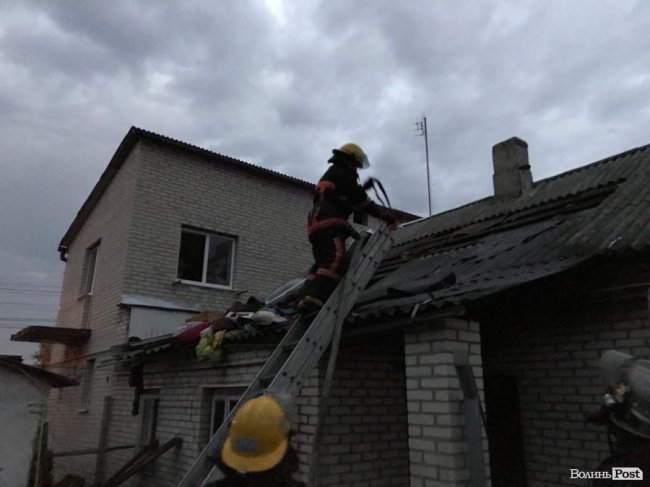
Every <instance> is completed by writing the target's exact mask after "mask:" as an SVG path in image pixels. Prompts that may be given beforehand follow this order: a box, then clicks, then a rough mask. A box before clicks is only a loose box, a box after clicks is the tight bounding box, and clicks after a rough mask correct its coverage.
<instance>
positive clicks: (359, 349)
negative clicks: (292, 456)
mask: <svg viewBox="0 0 650 487" xmlns="http://www.w3.org/2000/svg"><path fill="white" fill-rule="evenodd" d="M327 360H328V357H327V356H326V357H324V358H323V360H322V361H321V364H320V366H319V369H318V371H315V372H314V374H313V375H312V379H311V382H310V383H308V384H307V385H306V386H305V387H304V388H303V390H302V392H301V398H300V401H301V402H300V405H301V413H302V416H301V423H300V424H301V426H300V434H299V435H298V437H297V441H298V442H299V452H300V453H301V460H302V467H301V471H302V473H303V475H305V474H306V473H307V465H308V459H309V454H310V453H311V447H312V439H313V432H314V430H315V424H316V420H317V415H318V411H319V404H318V399H317V395H320V394H321V393H322V384H323V379H324V377H325V372H326V369H327ZM407 433H408V432H407V423H406V396H405V384H404V350H403V344H402V337H401V335H397V336H393V335H388V336H375V337H372V336H367V337H363V338H361V339H355V340H354V341H348V342H344V343H343V344H342V347H341V350H340V352H339V357H338V360H337V367H336V370H335V372H334V376H333V382H332V389H331V394H330V401H329V408H328V411H327V415H326V417H325V423H324V426H323V431H322V435H321V442H320V444H321V446H320V449H319V463H318V485H319V486H323V487H325V486H342V487H353V486H354V487H381V486H387V487H388V486H390V487H400V486H404V487H405V486H407V485H408V441H407V436H408V434H407Z"/></svg>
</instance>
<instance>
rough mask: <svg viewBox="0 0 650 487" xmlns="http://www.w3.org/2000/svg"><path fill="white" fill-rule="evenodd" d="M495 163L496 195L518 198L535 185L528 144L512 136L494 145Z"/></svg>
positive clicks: (503, 197)
mask: <svg viewBox="0 0 650 487" xmlns="http://www.w3.org/2000/svg"><path fill="white" fill-rule="evenodd" d="M492 163H493V164H494V175H493V176H492V181H493V183H494V197H495V198H501V199H508V198H516V197H517V196H520V195H522V194H524V193H527V192H529V191H530V190H531V189H532V187H533V175H532V173H531V172H530V164H529V163H528V144H527V143H526V141H524V140H521V139H520V138H519V137H512V138H510V139H508V140H504V141H503V142H499V143H498V144H497V145H495V146H493V147H492Z"/></svg>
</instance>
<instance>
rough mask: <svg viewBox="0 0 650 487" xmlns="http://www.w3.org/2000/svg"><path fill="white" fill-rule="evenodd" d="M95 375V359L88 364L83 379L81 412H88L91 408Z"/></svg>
mask: <svg viewBox="0 0 650 487" xmlns="http://www.w3.org/2000/svg"><path fill="white" fill-rule="evenodd" d="M94 375H95V359H90V360H88V361H87V362H86V367H85V368H84V371H83V377H82V379H81V399H80V402H79V411H80V412H87V411H88V409H89V407H90V393H91V391H92V386H93V376H94Z"/></svg>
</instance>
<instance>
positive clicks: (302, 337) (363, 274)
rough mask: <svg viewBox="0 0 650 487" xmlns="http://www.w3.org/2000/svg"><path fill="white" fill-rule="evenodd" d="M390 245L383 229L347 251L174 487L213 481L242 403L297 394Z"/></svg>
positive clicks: (387, 231)
mask: <svg viewBox="0 0 650 487" xmlns="http://www.w3.org/2000/svg"><path fill="white" fill-rule="evenodd" d="M392 242H393V239H392V237H391V231H390V230H389V229H388V227H387V226H386V225H385V224H382V225H381V226H380V227H379V228H378V229H377V230H375V231H374V232H373V233H372V234H368V233H365V234H363V235H362V236H361V238H360V239H359V240H358V241H357V242H356V243H355V244H354V246H353V248H352V249H351V257H350V267H349V270H348V272H347V273H346V274H345V276H344V277H343V279H341V282H340V283H339V285H338V286H337V287H336V289H335V290H334V292H333V293H332V295H331V296H330V298H329V299H328V300H327V302H326V303H325V305H324V306H323V308H322V309H321V310H320V311H319V312H318V314H317V315H316V316H315V317H313V318H312V317H299V318H298V319H297V320H296V321H295V322H294V323H293V325H292V326H291V328H290V329H289V330H288V331H287V333H286V334H285V336H284V337H283V339H282V340H281V341H280V343H279V345H278V346H277V348H276V349H275V350H274V351H273V352H272V353H271V356H270V357H269V358H268V359H267V361H266V363H265V364H264V366H263V367H262V369H261V370H260V371H259V372H258V374H257V376H256V377H255V379H253V381H252V382H251V384H250V385H249V386H248V388H247V389H246V391H245V392H244V394H242V397H241V398H240V399H239V402H238V403H237V405H236V406H235V408H233V410H232V411H231V413H230V414H229V415H228V417H227V418H226V419H225V421H224V422H223V424H222V425H221V426H220V427H219V429H218V430H217V431H216V432H215V433H214V435H213V436H212V438H211V439H210V441H209V442H208V444H207V445H206V446H205V448H204V449H203V451H202V452H201V453H200V454H199V456H198V457H197V459H196V460H195V461H194V464H193V465H192V466H191V467H190V469H189V470H188V471H187V473H186V474H185V475H184V476H183V478H182V479H181V481H180V482H179V483H178V486H177V487H200V486H202V485H204V484H205V483H206V482H207V481H211V480H213V479H215V478H216V475H217V474H218V470H217V468H216V466H215V460H216V459H217V457H218V455H219V448H220V446H221V444H222V443H223V441H224V440H225V438H226V436H227V434H228V428H229V425H230V421H231V418H232V416H233V414H234V412H235V411H236V410H237V409H238V408H239V406H240V405H242V404H243V403H244V402H246V400H248V399H249V398H251V397H253V396H255V395H256V394H258V393H260V392H262V391H265V392H268V393H271V394H273V393H283V394H291V395H293V396H295V395H297V394H298V392H299V390H300V388H301V387H302V384H303V380H305V379H306V378H307V376H308V375H309V373H310V371H311V370H312V369H313V368H314V366H315V365H316V364H317V363H318V361H319V360H320V358H321V357H322V355H323V353H324V352H325V351H326V350H327V348H328V346H329V345H330V343H331V341H332V338H333V336H334V332H335V330H336V329H337V327H338V328H339V331H340V328H341V327H342V326H343V322H344V321H345V319H346V317H347V316H348V314H349V313H350V311H351V310H352V307H353V306H354V304H355V302H356V300H357V297H358V296H359V294H360V293H361V291H363V290H364V289H365V287H366V285H367V284H368V282H369V281H370V279H371V278H372V276H373V275H374V273H375V270H376V269H377V267H378V266H379V264H380V263H381V261H382V259H383V256H384V254H385V253H386V252H387V251H388V250H389V249H390V248H391V246H392Z"/></svg>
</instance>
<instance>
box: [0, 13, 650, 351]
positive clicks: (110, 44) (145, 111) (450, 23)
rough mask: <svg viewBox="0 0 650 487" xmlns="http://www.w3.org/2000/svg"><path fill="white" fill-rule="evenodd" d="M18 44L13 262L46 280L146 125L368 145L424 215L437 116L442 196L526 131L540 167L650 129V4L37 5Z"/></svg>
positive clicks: (486, 185)
mask: <svg viewBox="0 0 650 487" xmlns="http://www.w3.org/2000/svg"><path fill="white" fill-rule="evenodd" d="M0 40H1V41H2V42H1V43H0V74H1V76H0V146H1V147H2V158H1V159H0V170H1V175H2V177H0V198H1V200H0V203H2V204H0V225H1V227H0V275H1V273H2V272H3V269H6V268H11V269H13V270H14V271H15V270H18V271H19V272H21V273H22V274H23V275H24V276H25V278H26V279H28V280H29V281H30V282H32V283H33V285H34V286H36V285H37V284H42V280H47V281H48V283H49V284H48V285H56V284H57V283H58V284H60V272H61V268H62V267H61V264H60V263H59V262H58V254H57V252H56V247H57V244H58V242H59V240H60V238H61V236H62V235H63V234H64V233H65V231H66V229H67V227H68V225H69V224H70V222H71V221H72V219H73V217H74V215H75V214H76V212H77V210H78V209H79V207H80V206H81V204H82V203H83V201H84V200H85V198H86V196H87V195H88V193H89V192H90V190H91V189H92V187H93V185H94V184H95V182H96V181H97V179H98V177H99V175H100V174H101V172H102V171H103V169H104V167H105V166H106V164H107V163H108V161H109V159H110V157H111V155H112V154H113V152H114V150H115V148H116V147H117V145H118V144H119V142H120V140H121V139H122V137H123V136H124V134H125V133H126V132H127V130H128V128H129V127H130V126H131V125H136V126H140V127H142V128H145V129H148V130H151V131H154V132H158V133H162V134H165V135H168V136H170V137H174V138H177V139H181V140H184V141H187V142H190V143H193V144H196V145H199V146H202V147H206V148H209V149H212V150H215V151H217V152H222V153H224V154H227V155H230V156H234V157H238V158H240V159H244V160H247V161H249V162H252V163H255V164H259V165H262V166H265V167H270V168H273V169H276V170H279V171H282V172H285V173H288V174H291V175H294V176H296V177H299V178H302V179H305V180H315V179H316V178H318V176H319V175H320V173H321V172H322V171H323V170H324V169H325V166H326V160H327V158H328V157H329V151H330V150H331V149H332V148H333V147H336V146H338V145H340V144H342V143H344V142H347V141H355V142H357V143H359V144H361V145H362V146H363V147H364V148H366V150H367V151H368V153H369V154H370V157H371V160H372V167H371V169H370V171H369V173H368V174H372V175H374V176H376V177H379V178H380V179H382V180H383V181H384V183H385V186H386V188H387V190H388V192H389V196H390V197H391V201H392V202H393V204H394V205H395V206H398V207H400V208H402V209H404V210H407V211H411V212H414V213H419V214H422V215H425V214H426V213H427V212H428V209H427V188H426V184H425V180H426V166H425V157H424V140H423V139H422V137H416V136H415V134H414V125H413V124H414V122H415V121H416V120H417V119H418V117H421V116H422V115H425V114H426V116H427V121H428V128H429V149H430V166H431V189H432V198H433V203H434V204H433V206H434V211H442V210H446V209H449V208H451V207H454V206H458V205H461V204H465V203H467V202H469V201H472V200H474V199H477V198H482V197H485V196H488V195H489V194H490V193H491V191H492V183H491V175H492V164H491V147H492V145H494V144H495V143H497V142H500V141H501V140H504V139H506V138H509V137H511V136H513V135H517V136H519V137H521V138H523V139H525V140H527V141H528V143H529V152H530V157H531V163H532V171H533V175H534V177H535V178H536V179H540V178H543V177H548V176H551V175H553V174H556V173H558V172H561V171H564V170H568V169H571V168H573V167H577V166H579V165H582V164H586V163H589V162H592V161H594V160H597V159H600V158H603V157H606V156H608V155H612V154H614V153H617V152H620V151H623V150H627V149H629V148H632V147H634V146H638V145H642V144H645V143H648V142H650V140H648V138H647V126H648V118H649V117H650V111H649V110H648V108H647V103H646V100H647V99H648V98H649V96H650V76H648V75H647V66H648V65H650V45H649V44H650V4H648V2H645V1H642V0H637V1H633V0H606V1H602V2H590V3H589V4H587V3H584V2H568V1H566V0H548V1H545V2H539V1H533V0H516V1H515V0H507V1H506V0H499V1H494V2H488V3H486V2H481V1H479V0H470V1H466V2H431V1H429V0H412V1H409V2H394V1H389V0H372V1H371V0H359V1H355V2H349V1H343V0H328V1H320V0H306V1H304V2H303V1H301V2H289V1H288V0H255V1H250V2H240V1H236V0H225V1H220V2H199V1H195V0H184V1H167V2H158V1H153V0H146V1H142V2H137V3H134V2H128V1H126V0H116V1H111V2H76V3H74V4H71V3H70V2H41V1H36V0H33V1H29V0H26V1H23V2H6V3H5V4H3V5H2V6H1V7H0ZM7 275H8V274H7ZM13 279H15V277H14V278H13ZM39 279H40V280H41V281H39ZM53 283H54V284H53ZM2 298H3V296H2V295H1V293H0V300H1V299H2ZM5 301H6V300H5ZM45 309H46V308H45ZM45 309H43V310H41V311H42V313H40V314H39V316H43V317H47V316H50V317H51V316H52V313H51V312H50V313H49V314H47V313H46V312H45ZM18 311H20V310H17V312H18ZM10 312H11V310H10V309H9V310H8V309H7V305H4V307H3V304H0V316H11V314H10ZM20 312H22V311H20ZM0 323H1V322H0ZM0 339H1V338H0Z"/></svg>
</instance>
